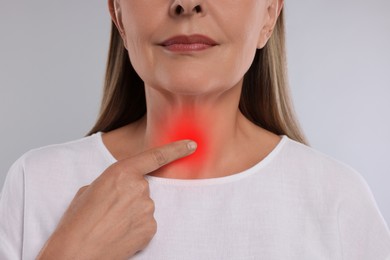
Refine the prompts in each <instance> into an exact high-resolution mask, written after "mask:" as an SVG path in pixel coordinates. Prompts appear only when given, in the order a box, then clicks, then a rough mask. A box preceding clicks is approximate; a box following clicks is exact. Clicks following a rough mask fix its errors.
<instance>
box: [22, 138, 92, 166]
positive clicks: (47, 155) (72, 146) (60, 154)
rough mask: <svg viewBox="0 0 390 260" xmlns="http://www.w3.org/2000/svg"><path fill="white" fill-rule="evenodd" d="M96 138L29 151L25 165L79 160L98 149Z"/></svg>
mask: <svg viewBox="0 0 390 260" xmlns="http://www.w3.org/2000/svg"><path fill="white" fill-rule="evenodd" d="M96 138H97V136H96V135H91V136H87V137H82V138H79V139H76V140H72V141H68V142H64V143H57V144H51V145H46V146H42V147H39V148H35V149H31V150H29V151H28V152H26V153H25V154H23V156H22V158H23V160H24V162H25V163H30V162H31V161H34V162H38V161H47V160H48V159H54V160H55V159H67V158H77V157H79V156H80V155H83V154H85V153H90V152H92V151H94V149H95V148H97V142H96Z"/></svg>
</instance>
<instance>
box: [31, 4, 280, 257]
mask: <svg viewBox="0 0 390 260" xmlns="http://www.w3.org/2000/svg"><path fill="white" fill-rule="evenodd" d="M108 4H109V9H110V14H111V17H112V20H113V22H114V23H115V24H116V26H117V28H118V30H119V32H120V33H121V35H122V38H123V42H124V44H125V47H126V49H127V50H128V53H129V57H130V59H131V62H132V65H133V66H134V69H135V70H136V71H137V73H138V74H139V75H140V77H141V78H142V80H143V81H144V83H145V93H146V101H147V111H148V112H147V114H146V115H145V117H143V118H142V119H140V120H139V121H137V122H134V123H132V124H130V125H127V126H125V127H122V128H119V129H116V130H114V131H111V132H109V133H106V134H103V136H102V138H103V142H104V144H105V145H106V147H107V148H108V150H109V151H110V152H111V153H112V155H113V156H114V157H115V158H116V159H117V160H118V162H117V163H115V164H114V165H112V166H111V167H109V168H108V169H107V170H106V171H105V172H103V173H102V174H101V176H100V177H99V178H97V179H96V180H95V181H94V182H93V183H91V185H88V186H86V187H82V188H81V189H80V190H79V192H78V193H77V194H76V196H75V198H74V199H73V201H72V202H71V204H70V206H69V208H68V210H67V211H66V212H65V214H64V215H63V217H62V219H61V221H60V223H59V225H58V227H57V228H56V230H55V231H54V233H53V234H52V236H51V237H50V238H49V240H48V241H47V243H46V244H45V246H44V247H43V248H42V250H41V252H40V254H39V256H38V259H59V260H61V259H127V258H129V257H130V256H132V255H134V254H135V253H136V252H137V251H139V250H142V249H143V248H145V247H146V245H147V244H148V243H149V241H150V240H151V239H152V238H153V236H154V234H155V232H156V230H157V223H156V220H155V219H154V217H153V212H154V203H153V201H152V200H151V198H150V197H149V185H148V183H147V181H146V180H145V178H144V175H145V174H149V175H153V176H159V177H165V178H177V179H198V178H216V177H223V176H228V175H232V174H235V173H239V172H241V171H243V170H245V169H248V168H250V167H251V166H253V165H254V164H256V163H258V162H259V161H261V160H262V159H263V158H264V157H266V156H267V155H268V154H269V153H270V152H271V151H272V150H273V149H274V148H275V146H276V145H277V144H278V143H279V141H280V137H279V136H278V135H275V134H273V133H271V132H269V131H266V130H264V129H262V128H261V127H258V126H256V125H254V124H253V123H251V122H250V121H249V120H248V119H247V118H245V117H244V116H243V115H242V114H241V112H240V111H239V109H238V104H239V98H240V93H241V89H242V81H243V76H244V74H245V72H246V71H247V70H248V68H249V66H250V64H251V62H252V60H253V57H254V54H255V51H256V48H262V47H264V45H265V44H266V42H267V40H268V39H269V37H270V32H272V30H273V28H274V26H275V23H276V20H277V17H278V14H279V13H280V10H281V8H282V6H283V0H242V1H241V0H240V1H226V0H202V1H199V2H196V3H195V1H193V0H174V1H166V0H151V1H141V0H140V1H125V0H109V1H108ZM194 4H196V5H200V8H199V6H198V7H197V8H195V7H194ZM178 5H180V8H179V9H178V8H177V7H178ZM175 10H181V11H180V12H176V11H175ZM194 10H197V11H196V12H193V11H194ZM198 11H199V12H198ZM232 21H234V23H232ZM200 33H202V34H205V35H207V36H209V37H212V38H214V40H216V41H217V42H218V45H216V46H215V47H213V48H210V50H207V51H205V52H193V53H184V54H183V53H181V54H178V53H173V52H170V51H168V50H166V49H164V48H162V47H161V46H160V45H158V44H157V43H159V42H160V41H162V40H166V39H167V38H168V37H172V36H173V35H177V34H186V35H187V34H200ZM204 53H207V55H205V54H204ZM259 87H260V86H259ZM183 115H184V116H185V118H186V120H187V119H189V121H188V124H189V125H190V127H189V128H190V129H192V128H199V129H198V130H199V131H198V132H199V133H200V135H202V136H204V139H206V140H207V142H203V143H202V144H199V146H198V148H197V152H198V151H200V150H201V149H204V148H205V147H206V148H207V149H205V152H204V160H202V161H201V163H200V164H199V163H198V164H197V165H196V166H197V167H193V166H194V164H191V160H188V161H186V163H178V161H177V159H179V158H182V157H185V156H187V155H189V154H190V153H192V151H189V150H188V149H187V148H186V144H187V143H186V142H179V143H177V142H175V143H172V142H173V141H174V140H171V139H172V138H171V134H172V131H175V128H174V127H173V128H172V127H169V126H172V125H173V126H175V125H176V124H177V123H180V121H181V120H182V119H183V118H184V117H183ZM170 138H171V139H170ZM182 139H193V138H188V137H185V138H182ZM195 141H197V140H195ZM162 145H166V146H164V147H161V146H162ZM154 147H160V148H159V150H153V149H155V148H154ZM156 151H159V152H156ZM140 153H141V154H140ZM156 155H157V156H156ZM161 155H163V156H161ZM195 155H196V152H195V153H193V154H192V155H189V156H188V158H191V156H195Z"/></svg>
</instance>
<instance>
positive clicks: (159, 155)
mask: <svg viewBox="0 0 390 260" xmlns="http://www.w3.org/2000/svg"><path fill="white" fill-rule="evenodd" d="M152 155H153V159H154V161H155V162H156V163H157V164H158V165H159V166H162V165H164V164H165V163H166V162H167V157H166V156H165V155H164V153H163V152H162V151H161V150H154V151H153V153H152Z"/></svg>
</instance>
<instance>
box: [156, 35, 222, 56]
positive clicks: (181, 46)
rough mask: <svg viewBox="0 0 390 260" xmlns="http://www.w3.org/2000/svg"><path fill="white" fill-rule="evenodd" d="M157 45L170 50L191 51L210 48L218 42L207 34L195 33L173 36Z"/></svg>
mask: <svg viewBox="0 0 390 260" xmlns="http://www.w3.org/2000/svg"><path fill="white" fill-rule="evenodd" d="M159 45H160V46H162V47H163V48H165V49H167V50H169V51H172V52H193V51H202V50H206V49H209V48H212V47H214V46H217V45H218V43H217V42H215V41H214V40H213V39H210V38H209V37H207V36H204V35H200V34H196V35H188V36H187V35H178V36H174V37H172V38H169V39H167V40H165V41H163V42H162V43H160V44H159Z"/></svg>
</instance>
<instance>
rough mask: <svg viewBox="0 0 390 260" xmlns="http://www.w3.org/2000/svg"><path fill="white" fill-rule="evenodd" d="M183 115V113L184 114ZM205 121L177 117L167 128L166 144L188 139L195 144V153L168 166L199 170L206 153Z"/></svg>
mask: <svg viewBox="0 0 390 260" xmlns="http://www.w3.org/2000/svg"><path fill="white" fill-rule="evenodd" d="M184 114H185V113H184ZM205 122H206V120H201V119H200V120H197V121H196V122H195V121H194V120H192V118H190V117H189V116H187V115H182V116H178V117H176V118H175V120H173V121H171V123H170V124H169V125H168V126H167V128H166V130H167V132H166V135H165V136H166V140H164V141H165V142H166V143H169V142H174V141H179V140H184V139H190V140H193V141H195V142H196V143H197V145H198V147H197V149H196V151H195V152H194V153H193V154H191V155H189V156H187V157H184V158H181V159H179V160H177V161H174V162H172V163H171V164H170V166H180V167H188V168H191V169H192V170H197V169H200V167H201V166H202V163H204V162H205V160H206V158H207V152H208V146H207V143H208V140H207V132H206V129H207V125H201V124H202V123H203V124H205Z"/></svg>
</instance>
